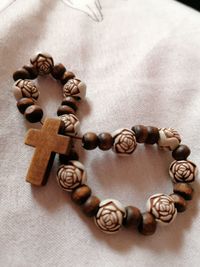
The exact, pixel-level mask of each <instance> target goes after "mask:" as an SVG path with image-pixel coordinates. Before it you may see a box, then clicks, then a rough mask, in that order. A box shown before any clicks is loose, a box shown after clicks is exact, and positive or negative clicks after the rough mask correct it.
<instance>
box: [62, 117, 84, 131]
mask: <svg viewBox="0 0 200 267" xmlns="http://www.w3.org/2000/svg"><path fill="white" fill-rule="evenodd" d="M59 118H60V119H61V120H62V121H63V122H64V124H65V127H64V133H65V134H75V135H77V133H78V131H79V129H80V122H79V120H78V118H77V117H76V116H75V115H74V114H64V115H61V116H59Z"/></svg>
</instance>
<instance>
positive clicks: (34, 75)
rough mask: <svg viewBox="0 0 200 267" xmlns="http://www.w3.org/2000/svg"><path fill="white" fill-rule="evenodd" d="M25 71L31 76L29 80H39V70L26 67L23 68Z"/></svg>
mask: <svg viewBox="0 0 200 267" xmlns="http://www.w3.org/2000/svg"><path fill="white" fill-rule="evenodd" d="M23 69H25V70H26V71H28V73H29V75H30V78H29V79H36V78H37V76H38V71H37V69H36V68H35V67H33V66H28V65H25V66H23Z"/></svg>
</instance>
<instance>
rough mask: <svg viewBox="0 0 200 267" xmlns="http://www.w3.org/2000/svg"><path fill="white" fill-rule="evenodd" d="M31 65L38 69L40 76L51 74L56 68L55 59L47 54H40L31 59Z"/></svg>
mask: <svg viewBox="0 0 200 267" xmlns="http://www.w3.org/2000/svg"><path fill="white" fill-rule="evenodd" d="M30 61H31V64H33V66H34V67H35V68H36V69H37V71H38V73H39V75H46V74H49V73H50V72H51V71H52V69H53V66H54V63H53V58H52V56H51V55H49V54H47V53H39V54H38V55H36V56H35V57H33V58H31V60H30Z"/></svg>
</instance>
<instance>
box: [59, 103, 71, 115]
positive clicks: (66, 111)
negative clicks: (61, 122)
mask: <svg viewBox="0 0 200 267" xmlns="http://www.w3.org/2000/svg"><path fill="white" fill-rule="evenodd" d="M63 114H74V115H75V111H74V110H73V108H71V107H69V106H66V105H63V106H60V107H58V110H57V115H58V116H61V115H63Z"/></svg>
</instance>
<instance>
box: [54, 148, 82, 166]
mask: <svg viewBox="0 0 200 267" xmlns="http://www.w3.org/2000/svg"><path fill="white" fill-rule="evenodd" d="M70 160H79V156H78V153H77V152H76V151H75V150H74V149H71V150H70V152H69V154H68V155H62V154H59V161H60V163H61V164H67V163H68V162H69V161H70Z"/></svg>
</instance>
